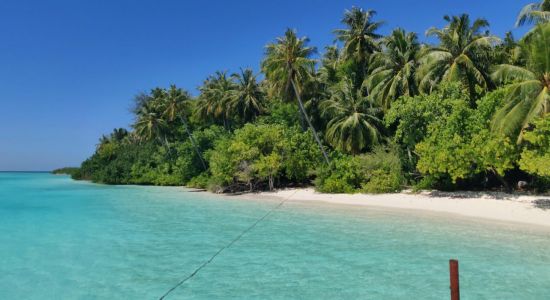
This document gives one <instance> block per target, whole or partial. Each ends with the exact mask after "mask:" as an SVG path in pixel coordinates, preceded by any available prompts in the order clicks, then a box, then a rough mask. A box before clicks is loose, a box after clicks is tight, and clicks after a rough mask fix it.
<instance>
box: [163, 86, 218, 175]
mask: <svg viewBox="0 0 550 300" xmlns="http://www.w3.org/2000/svg"><path fill="white" fill-rule="evenodd" d="M190 99H191V95H190V94H189V93H188V92H187V91H184V90H182V89H179V88H177V87H176V86H175V85H171V86H170V89H169V90H168V92H167V93H166V97H165V98H164V112H163V115H164V116H165V117H166V118H167V120H168V122H173V121H174V120H176V119H177V118H179V120H180V121H181V123H182V125H183V128H184V129H185V132H186V133H187V136H188V138H189V141H190V142H191V145H192V146H193V148H194V149H195V152H196V153H197V156H198V157H199V160H200V162H201V164H202V167H203V169H204V170H205V171H206V169H207V168H206V163H205V162H204V159H203V158H202V154H201V151H200V149H199V146H198V145H197V142H196V141H195V139H194V138H193V134H192V133H191V130H190V129H189V124H188V123H187V118H186V109H185V107H186V104H187V102H188V101H189V100H190Z"/></svg>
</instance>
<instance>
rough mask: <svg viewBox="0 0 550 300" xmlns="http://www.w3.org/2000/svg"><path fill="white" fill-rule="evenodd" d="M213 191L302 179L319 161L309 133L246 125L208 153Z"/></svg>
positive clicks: (271, 184)
mask: <svg viewBox="0 0 550 300" xmlns="http://www.w3.org/2000/svg"><path fill="white" fill-rule="evenodd" d="M207 157H208V161H209V165H210V172H211V174H212V178H211V181H210V188H211V189H212V190H217V191H219V190H226V189H229V190H244V189H247V190H254V189H256V187H257V186H261V185H266V184H267V186H268V187H269V188H270V189H272V188H274V187H275V185H276V184H277V182H280V181H281V180H293V181H294V182H303V181H305V180H307V179H308V177H309V174H310V173H311V170H313V169H314V168H315V166H316V165H317V164H318V162H319V161H320V160H319V159H320V153H319V150H318V148H317V145H316V144H315V142H314V140H313V137H312V135H311V134H310V133H309V132H302V131H300V130H299V129H298V128H296V127H287V126H285V125H280V124H258V125H253V124H247V125H245V126H244V127H243V128H241V129H238V130H236V131H235V133H234V136H232V137H230V138H229V137H228V138H225V139H222V140H220V141H218V142H217V143H216V146H215V148H214V149H213V150H211V151H209V152H208V153H207Z"/></svg>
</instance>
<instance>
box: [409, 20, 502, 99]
mask: <svg viewBox="0 0 550 300" xmlns="http://www.w3.org/2000/svg"><path fill="white" fill-rule="evenodd" d="M444 19H445V20H446V21H447V22H449V24H448V25H447V26H445V27H444V28H442V29H437V28H431V29H429V30H428V31H427V32H426V35H427V36H435V37H437V38H438V39H439V46H437V47H433V48H431V49H428V53H427V54H426V55H425V56H424V58H423V61H422V66H421V68H420V70H419V75H420V78H421V80H420V88H421V89H422V90H424V91H431V90H432V89H433V88H434V87H435V86H436V85H437V84H439V83H440V82H442V81H461V82H463V83H464V84H465V85H466V86H467V87H468V89H469V91H470V96H471V98H472V99H474V98H475V94H476V90H475V87H476V85H477V86H480V87H482V88H484V89H486V88H488V87H489V86H490V85H491V81H490V76H489V62H490V50H491V47H492V46H493V45H494V44H495V43H496V42H498V41H499V39H498V38H497V37H495V36H492V35H489V34H488V32H481V30H482V29H483V28H485V27H487V26H489V23H488V22H487V21H486V20H484V19H476V20H475V21H474V22H473V23H471V22H470V17H469V16H468V15H467V14H463V15H461V16H453V17H449V16H445V17H444Z"/></svg>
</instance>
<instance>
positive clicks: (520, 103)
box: [492, 23, 550, 143]
mask: <svg viewBox="0 0 550 300" xmlns="http://www.w3.org/2000/svg"><path fill="white" fill-rule="evenodd" d="M531 37H532V38H531V39H529V41H528V42H526V43H525V44H524V45H523V47H524V52H525V56H526V59H527V67H525V68H523V67H518V66H513V65H506V64H503V65H499V66H497V67H496V68H495V71H494V73H493V74H492V76H493V78H494V79H495V81H498V82H502V83H510V82H511V84H510V85H509V86H508V94H507V97H506V104H505V105H504V107H502V108H501V109H500V110H498V111H497V112H496V114H495V116H494V118H493V124H492V125H493V129H495V130H497V131H499V132H501V133H504V134H507V135H509V136H514V137H515V136H517V141H518V143H520V142H521V141H522V137H523V132H522V129H525V128H527V127H528V126H529V124H530V122H531V121H533V119H534V118H536V117H538V116H544V115H546V114H548V113H550V23H546V24H541V25H539V26H537V27H536V28H535V30H534V31H533V32H532V35H531Z"/></svg>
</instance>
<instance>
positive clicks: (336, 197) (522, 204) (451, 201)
mask: <svg viewBox="0 0 550 300" xmlns="http://www.w3.org/2000/svg"><path fill="white" fill-rule="evenodd" d="M244 197H247V198H254V199H262V198H264V199H281V200H282V199H286V200H287V201H321V202H326V203H332V204H341V205H361V206H371V207H379V208H386V209H406V210H419V211H425V212H430V213H445V214H454V215H457V216H463V217H473V218H480V219H484V220H493V221H499V222H507V223H523V224H530V225H536V226H544V227H548V228H550V196H531V195H512V194H504V193H485V192H484V193H477V192H453V193H445V192H436V191H434V192H422V193H409V192H402V193H396V194H379V195H368V194H322V193H317V192H315V190H314V189H313V188H301V189H285V190H279V191H275V192H261V193H255V194H246V195H244Z"/></svg>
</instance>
